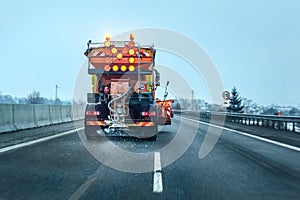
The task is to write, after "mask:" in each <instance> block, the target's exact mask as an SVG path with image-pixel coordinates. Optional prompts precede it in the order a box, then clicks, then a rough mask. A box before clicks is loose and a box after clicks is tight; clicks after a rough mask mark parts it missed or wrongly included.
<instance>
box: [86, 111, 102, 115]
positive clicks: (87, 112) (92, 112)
mask: <svg viewBox="0 0 300 200" xmlns="http://www.w3.org/2000/svg"><path fill="white" fill-rule="evenodd" d="M85 115H91V116H97V115H100V112H99V111H86V112H85Z"/></svg>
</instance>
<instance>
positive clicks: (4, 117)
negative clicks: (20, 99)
mask: <svg viewBox="0 0 300 200" xmlns="http://www.w3.org/2000/svg"><path fill="white" fill-rule="evenodd" d="M13 110H14V107H13V105H12V104H0V133H2V132H8V131H15V130H17V128H16V127H15V126H14V115H13Z"/></svg>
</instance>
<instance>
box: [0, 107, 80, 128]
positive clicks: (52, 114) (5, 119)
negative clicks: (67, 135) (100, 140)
mask: <svg viewBox="0 0 300 200" xmlns="http://www.w3.org/2000/svg"><path fill="white" fill-rule="evenodd" d="M84 108H85V106H84V105H82V106H74V107H73V106H65V105H43V104H36V105H33V104H0V133H4V132H10V131H16V130H22V129H28V128H36V127H41V126H47V125H53V124H59V123H63V122H70V121H72V120H80V119H83V118H84ZM74 113H75V114H74Z"/></svg>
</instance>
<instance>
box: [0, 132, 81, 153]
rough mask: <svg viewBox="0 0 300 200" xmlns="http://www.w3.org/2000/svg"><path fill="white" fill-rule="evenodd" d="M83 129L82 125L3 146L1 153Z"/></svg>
mask: <svg viewBox="0 0 300 200" xmlns="http://www.w3.org/2000/svg"><path fill="white" fill-rule="evenodd" d="M83 129H84V128H83V127H81V128H78V129H73V130H70V131H65V132H62V133H58V134H55V135H51V136H47V137H43V138H39V139H35V140H31V141H28V142H23V143H20V144H15V145H11V146H8V147H3V148H1V149H0V153H4V152H7V151H11V150H14V149H19V148H21V147H26V146H29V145H33V144H36V143H40V142H44V141H47V140H51V139H54V138H58V137H62V136H64V135H68V134H71V133H74V132H76V131H81V130H83Z"/></svg>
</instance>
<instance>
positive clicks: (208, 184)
mask: <svg viewBox="0 0 300 200" xmlns="http://www.w3.org/2000/svg"><path fill="white" fill-rule="evenodd" d="M179 121H180V120H179V118H175V119H174V123H173V125H172V126H169V127H165V128H164V129H163V130H161V132H160V133H159V137H158V140H157V141H140V140H133V139H123V138H120V139H113V143H114V144H116V145H118V146H119V147H121V148H123V149H125V150H130V151H133V152H149V151H159V149H160V148H161V147H163V146H165V145H167V144H169V143H170V141H171V140H172V139H173V138H174V137H175V135H176V132H177V129H178V128H179V125H181V126H182V127H183V129H184V130H185V134H184V135H183V136H180V137H182V138H180V139H181V141H182V144H180V143H179V144H178V148H181V145H183V143H184V142H185V141H186V140H187V138H188V136H190V135H189V134H192V129H193V126H194V125H195V122H193V121H190V120H187V119H183V120H182V121H181V123H180V122H179ZM207 127H208V126H207V125H204V124H200V125H199V128H198V130H197V134H196V137H195V139H194V140H193V142H192V144H191V146H190V147H189V148H188V150H187V151H186V152H185V153H184V154H183V155H182V156H181V157H180V158H179V159H178V160H177V161H175V162H173V163H172V164H170V165H169V166H167V167H164V168H162V185H163V192H162V193H153V172H148V173H126V172H121V171H117V170H114V169H111V168H109V167H107V166H105V165H104V164H102V163H101V162H99V161H98V160H96V159H95V158H94V157H93V156H92V155H91V154H90V153H89V152H88V151H87V150H86V148H85V147H84V145H83V144H82V142H81V140H80V139H79V136H78V135H77V134H76V133H74V134H69V135H66V136H62V137H59V138H55V139H52V140H48V141H44V142H41V143H38V144H34V145H31V146H27V147H23V148H19V149H16V150H12V151H9V152H5V153H2V154H0V163H1V164H0V177H1V179H0V199H300V152H298V151H295V150H291V149H287V148H284V147H281V146H277V145H274V144H270V143H266V142H264V141H260V140H257V139H254V138H249V137H247V136H244V135H240V134H237V133H233V132H231V131H225V130H223V131H222V135H221V137H220V139H219V140H218V142H217V144H216V145H215V147H214V148H213V150H212V151H211V152H210V153H209V154H208V156H206V157H205V158H203V159H200V158H199V155H198V153H199V149H200V146H201V144H202V142H203V139H204V136H205V134H206V132H207ZM79 134H80V135H82V134H83V131H80V132H79ZM97 142H99V145H105V144H103V141H101V140H99V141H97V140H96V141H94V143H97ZM168 159H169V158H168V154H166V153H163V152H162V153H161V162H162V165H164V163H165V162H167V160H168ZM151 162H153V161H151Z"/></svg>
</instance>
